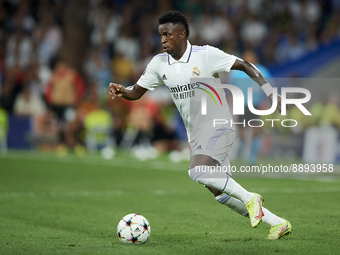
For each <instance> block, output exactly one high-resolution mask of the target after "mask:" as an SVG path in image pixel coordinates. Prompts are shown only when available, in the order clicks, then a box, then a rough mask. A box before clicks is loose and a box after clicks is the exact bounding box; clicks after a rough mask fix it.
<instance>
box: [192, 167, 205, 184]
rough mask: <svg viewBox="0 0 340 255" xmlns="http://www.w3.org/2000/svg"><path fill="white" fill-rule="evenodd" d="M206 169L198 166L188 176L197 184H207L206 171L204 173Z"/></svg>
mask: <svg viewBox="0 0 340 255" xmlns="http://www.w3.org/2000/svg"><path fill="white" fill-rule="evenodd" d="M204 167H206V166H196V167H194V168H191V169H189V171H188V174H189V177H190V178H191V179H193V180H194V181H195V182H198V183H200V184H204V185H205V184H206V183H205V181H204V180H205V179H206V177H207V176H206V174H207V173H206V171H204V169H203V168H204Z"/></svg>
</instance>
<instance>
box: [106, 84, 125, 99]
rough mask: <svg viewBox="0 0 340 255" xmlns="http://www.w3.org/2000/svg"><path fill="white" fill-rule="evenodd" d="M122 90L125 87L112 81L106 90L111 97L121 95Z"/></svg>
mask: <svg viewBox="0 0 340 255" xmlns="http://www.w3.org/2000/svg"><path fill="white" fill-rule="evenodd" d="M124 90H125V88H124V87H123V86H122V85H120V84H116V83H112V82H111V83H110V84H109V89H108V92H109V94H110V95H111V96H112V99H114V98H115V97H121V96H122V95H123V93H124Z"/></svg>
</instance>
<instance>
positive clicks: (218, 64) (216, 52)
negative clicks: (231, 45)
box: [207, 46, 237, 74]
mask: <svg viewBox="0 0 340 255" xmlns="http://www.w3.org/2000/svg"><path fill="white" fill-rule="evenodd" d="M207 53H208V54H207V58H208V65H209V67H208V68H209V71H211V72H212V73H213V74H216V73H220V72H230V69H231V67H232V66H233V64H234V63H235V61H236V59H237V57H236V56H234V55H230V54H227V53H225V52H224V51H222V50H220V49H217V48H215V47H212V46H208V47H207Z"/></svg>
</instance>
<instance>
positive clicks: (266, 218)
mask: <svg viewBox="0 0 340 255" xmlns="http://www.w3.org/2000/svg"><path fill="white" fill-rule="evenodd" d="M262 211H263V217H262V221H263V222H265V223H267V224H269V225H270V226H275V225H277V224H281V223H283V222H285V221H284V219H282V218H280V217H278V216H276V215H275V214H274V213H272V212H270V211H269V210H267V209H266V208H264V207H263V206H262Z"/></svg>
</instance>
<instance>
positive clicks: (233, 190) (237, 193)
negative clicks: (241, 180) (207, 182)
mask: <svg viewBox="0 0 340 255" xmlns="http://www.w3.org/2000/svg"><path fill="white" fill-rule="evenodd" d="M222 192H223V193H226V194H228V195H230V196H233V197H236V198H238V199H239V200H241V201H242V202H243V203H245V204H246V203H248V202H249V201H250V200H252V199H253V197H254V194H253V193H251V192H249V191H247V190H246V189H244V188H243V187H242V186H241V185H240V184H238V183H237V182H236V181H235V180H234V179H232V178H229V179H228V182H227V184H226V185H225V188H224V189H223V190H222Z"/></svg>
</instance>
